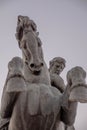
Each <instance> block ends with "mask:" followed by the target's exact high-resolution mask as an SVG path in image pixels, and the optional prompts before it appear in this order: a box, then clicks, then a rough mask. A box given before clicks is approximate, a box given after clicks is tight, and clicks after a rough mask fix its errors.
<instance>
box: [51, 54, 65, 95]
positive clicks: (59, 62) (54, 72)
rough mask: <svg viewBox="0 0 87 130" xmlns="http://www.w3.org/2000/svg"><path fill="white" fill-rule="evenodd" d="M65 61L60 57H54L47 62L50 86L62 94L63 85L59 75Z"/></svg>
mask: <svg viewBox="0 0 87 130" xmlns="http://www.w3.org/2000/svg"><path fill="white" fill-rule="evenodd" d="M65 63H66V61H65V59H64V58H62V57H55V58H53V59H52V60H51V61H50V62H49V65H50V67H49V72H50V78H51V85H52V86H54V87H56V88H57V89H58V90H60V92H61V93H62V92H64V90H65V84H64V80H63V79H62V78H61V76H60V74H61V72H62V71H63V69H64V68H65Z"/></svg>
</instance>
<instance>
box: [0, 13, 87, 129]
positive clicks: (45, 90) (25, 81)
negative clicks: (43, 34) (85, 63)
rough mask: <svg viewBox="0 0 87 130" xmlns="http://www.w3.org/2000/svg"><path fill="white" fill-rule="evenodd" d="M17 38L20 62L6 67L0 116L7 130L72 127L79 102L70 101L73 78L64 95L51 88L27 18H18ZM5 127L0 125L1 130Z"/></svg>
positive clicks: (39, 45)
mask: <svg viewBox="0 0 87 130" xmlns="http://www.w3.org/2000/svg"><path fill="white" fill-rule="evenodd" d="M16 38H17V40H18V44H19V48H20V49H21V50H22V58H20V57H14V58H13V59H12V60H11V61H10V62H9V63H8V74H7V79H6V82H5V85H4V89H3V93H2V99H1V112H0V114H1V118H2V119H3V121H2V122H6V125H7V126H8V127H7V130H63V129H62V127H61V125H60V123H61V121H62V122H64V123H65V124H66V125H69V126H71V125H73V123H74V121H75V117H76V111H77V102H78V101H72V100H69V96H70V93H71V85H72V84H71V82H70V81H71V79H72V76H71V77H70V80H67V82H69V83H70V84H68V83H67V87H66V89H65V91H64V93H60V91H59V90H58V89H57V88H55V87H52V85H51V81H50V75H49V71H48V68H47V65H46V63H45V61H44V55H43V50H42V42H41V40H40V38H39V37H38V32H37V26H36V24H35V23H34V21H33V20H31V19H30V18H29V17H27V16H21V15H20V16H18V23H17V29H16ZM75 71H76V69H75ZM83 71H84V70H83ZM84 73H85V72H84ZM84 78H85V77H84ZM82 80H83V79H82ZM72 82H74V80H73V81H72ZM72 98H73V97H72V95H71V98H70V99H72ZM4 120H6V121H4ZM6 125H5V123H2V125H1V123H0V130H4V128H5V127H6ZM4 126H5V127H4Z"/></svg>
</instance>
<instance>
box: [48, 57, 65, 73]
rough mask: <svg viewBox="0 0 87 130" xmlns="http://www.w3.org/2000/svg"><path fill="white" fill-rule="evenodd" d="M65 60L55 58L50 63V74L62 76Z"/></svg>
mask: <svg viewBox="0 0 87 130" xmlns="http://www.w3.org/2000/svg"><path fill="white" fill-rule="evenodd" d="M65 63H66V61H65V59H64V58H62V57H55V58H53V59H52V60H51V61H50V62H49V65H50V67H49V71H50V73H52V74H53V73H56V74H58V75H59V74H60V73H61V72H62V71H63V69H64V68H65Z"/></svg>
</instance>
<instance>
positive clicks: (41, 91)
mask: <svg viewBox="0 0 87 130" xmlns="http://www.w3.org/2000/svg"><path fill="white" fill-rule="evenodd" d="M19 98H20V106H21V109H22V110H21V111H26V113H28V114H29V115H38V114H41V115H43V116H46V115H50V114H51V113H56V112H58V111H59V109H60V105H59V104H58V103H59V97H58V96H55V95H54V94H53V92H52V91H51V89H50V88H49V87H47V86H46V85H43V84H40V85H39V84H38V85H36V84H32V85H29V87H28V91H27V92H23V93H21V94H20V97H19Z"/></svg>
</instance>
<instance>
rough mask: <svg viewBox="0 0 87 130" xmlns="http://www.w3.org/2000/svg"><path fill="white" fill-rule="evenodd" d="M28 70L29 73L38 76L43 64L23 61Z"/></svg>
mask: <svg viewBox="0 0 87 130" xmlns="http://www.w3.org/2000/svg"><path fill="white" fill-rule="evenodd" d="M25 63H26V65H27V67H28V69H29V70H30V71H31V73H32V74H34V75H40V73H41V71H42V68H43V66H44V63H43V62H40V63H34V62H33V63H28V61H25Z"/></svg>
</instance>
